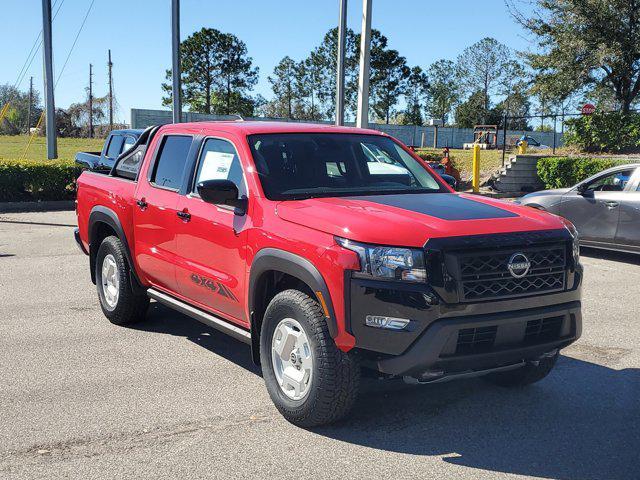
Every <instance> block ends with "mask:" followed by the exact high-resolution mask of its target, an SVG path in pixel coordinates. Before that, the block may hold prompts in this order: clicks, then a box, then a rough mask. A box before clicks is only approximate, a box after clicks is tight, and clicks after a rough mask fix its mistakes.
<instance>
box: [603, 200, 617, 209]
mask: <svg viewBox="0 0 640 480" xmlns="http://www.w3.org/2000/svg"><path fill="white" fill-rule="evenodd" d="M604 204H605V205H606V206H607V208H608V209H609V210H611V209H613V208H616V207H617V206H618V205H620V204H619V203H618V202H614V201H608V202H604Z"/></svg>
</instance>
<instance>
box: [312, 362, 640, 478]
mask: <svg viewBox="0 0 640 480" xmlns="http://www.w3.org/2000/svg"><path fill="white" fill-rule="evenodd" d="M377 383H378V385H376V384H375V383H373V384H372V383H369V384H368V385H365V386H364V389H363V390H364V391H363V392H361V393H362V394H361V395H360V398H359V400H358V403H357V405H356V407H355V408H354V410H353V412H354V413H353V415H352V416H351V417H350V418H349V419H348V420H346V421H345V422H343V423H342V424H338V425H336V426H328V427H322V428H320V429H316V430H315V431H316V433H318V434H321V435H324V436H326V437H330V438H334V439H338V440H341V441H343V442H349V443H354V444H358V445H362V446H366V447H370V448H376V449H381V450H388V451H393V452H399V453H406V454H410V455H437V456H442V457H443V458H442V459H443V461H445V462H449V463H452V464H456V465H462V466H466V467H470V468H475V469H481V470H489V471H496V472H504V473H513V474H518V475H530V476H535V477H545V478H562V479H571V480H574V479H575V480H579V479H580V480H585V479H604V478H607V479H623V478H625V479H626V478H629V479H630V478H638V476H639V475H640V369H635V368H633V369H624V370H615V369H611V368H608V367H604V366H602V365H598V364H595V363H590V362H586V361H582V360H577V359H574V358H571V357H564V356H563V357H561V358H560V360H559V362H558V364H557V366H556V369H555V370H554V371H553V372H552V373H551V374H550V375H549V377H547V378H546V379H544V380H543V381H541V382H540V383H538V384H535V385H532V386H529V387H526V388H522V389H504V388H500V387H495V386H491V385H489V384H486V383H485V382H484V381H482V380H480V379H472V380H466V381H459V382H451V383H443V384H433V385H421V386H409V385H403V384H402V383H400V382H398V383H396V386H395V388H394V387H393V385H392V383H393V382H377ZM384 383H386V385H384Z"/></svg>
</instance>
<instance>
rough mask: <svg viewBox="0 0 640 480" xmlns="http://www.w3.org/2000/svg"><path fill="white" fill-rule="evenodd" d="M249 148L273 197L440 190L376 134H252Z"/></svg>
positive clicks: (397, 148) (417, 164)
mask: <svg viewBox="0 0 640 480" xmlns="http://www.w3.org/2000/svg"><path fill="white" fill-rule="evenodd" d="M249 145H250V147H251V153H252V154H253V158H254V161H255V164H256V168H257V170H258V174H259V176H260V180H261V182H262V187H263V189H264V192H265V195H266V196H267V198H269V199H271V200H286V199H300V198H310V197H335V196H350V195H377V194H387V193H425V192H440V191H446V190H444V189H443V188H442V187H441V185H440V183H439V182H438V181H437V180H436V179H435V178H434V177H433V175H431V174H430V173H429V171H428V170H427V169H426V168H424V167H423V166H422V165H421V164H420V162H418V161H417V160H416V159H414V158H413V157H412V156H411V155H409V154H408V153H407V152H405V151H404V150H403V149H402V148H401V147H400V146H399V145H398V144H396V142H394V141H393V140H391V139H390V138H388V137H383V136H378V135H361V134H344V133H278V134H263V135H250V136H249Z"/></svg>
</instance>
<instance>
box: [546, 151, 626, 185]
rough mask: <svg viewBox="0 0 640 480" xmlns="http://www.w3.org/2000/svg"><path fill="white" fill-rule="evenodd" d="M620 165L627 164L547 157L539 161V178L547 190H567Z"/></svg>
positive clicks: (611, 161) (584, 158)
mask: <svg viewBox="0 0 640 480" xmlns="http://www.w3.org/2000/svg"><path fill="white" fill-rule="evenodd" d="M620 163H625V162H624V161H620V160H612V159H610V158H591V157H546V158H541V159H540V160H538V176H539V177H540V180H542V182H543V183H544V185H545V187H546V188H565V187H571V186H573V185H575V184H576V183H578V182H581V181H582V180H584V179H586V178H589V177H590V176H591V175H595V174H596V173H599V172H601V171H603V170H606V169H607V168H611V167H613V166H615V165H617V164H620Z"/></svg>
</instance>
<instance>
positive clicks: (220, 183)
mask: <svg viewBox="0 0 640 480" xmlns="http://www.w3.org/2000/svg"><path fill="white" fill-rule="evenodd" d="M196 188H197V189H198V194H200V198H202V199H203V200H204V201H205V202H207V203H213V204H214V205H229V206H231V207H234V208H235V209H236V213H237V214H238V215H244V214H245V213H246V211H247V199H246V198H238V195H239V194H238V187H237V186H236V184H235V183H233V182H232V181H231V180H205V181H203V182H200V183H198V185H197V187H196Z"/></svg>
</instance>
